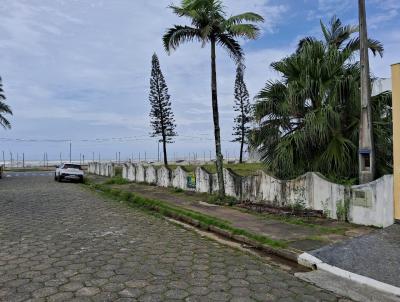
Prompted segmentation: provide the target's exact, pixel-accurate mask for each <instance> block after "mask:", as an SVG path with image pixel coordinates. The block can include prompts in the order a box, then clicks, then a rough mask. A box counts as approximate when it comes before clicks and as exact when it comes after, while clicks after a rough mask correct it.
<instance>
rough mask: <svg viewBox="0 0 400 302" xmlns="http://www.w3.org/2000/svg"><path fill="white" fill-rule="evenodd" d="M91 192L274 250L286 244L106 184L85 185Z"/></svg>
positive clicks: (216, 219)
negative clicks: (193, 222)
mask: <svg viewBox="0 0 400 302" xmlns="http://www.w3.org/2000/svg"><path fill="white" fill-rule="evenodd" d="M86 185H88V186H89V188H91V189H92V190H95V191H97V192H101V193H102V194H103V195H105V196H106V197H108V198H111V199H113V200H116V201H123V202H125V203H126V204H127V205H129V206H130V207H134V208H138V209H143V210H145V211H146V212H148V211H151V212H156V213H158V214H160V215H162V216H167V217H172V218H178V219H179V218H189V219H191V220H194V221H195V222H197V223H198V224H199V225H200V226H201V227H203V228H207V229H208V228H209V227H210V226H214V227H218V228H220V229H223V230H225V231H228V232H230V233H231V234H233V235H241V236H245V237H247V238H250V239H252V240H255V241H257V242H259V243H261V244H265V245H268V246H271V247H274V248H286V247H287V243H286V242H285V241H282V240H274V239H271V238H268V237H266V236H263V235H257V234H254V233H251V232H248V231H246V230H243V229H238V228H235V227H233V226H231V225H230V222H228V221H225V220H222V219H218V218H215V217H212V216H208V215H205V214H201V213H198V212H195V211H191V210H187V209H182V208H179V207H175V206H171V205H170V204H168V203H167V202H163V201H160V200H156V199H149V198H145V197H143V196H140V195H138V194H134V193H131V192H128V191H123V190H119V189H111V188H110V187H108V186H107V185H106V184H93V183H87V184H86Z"/></svg>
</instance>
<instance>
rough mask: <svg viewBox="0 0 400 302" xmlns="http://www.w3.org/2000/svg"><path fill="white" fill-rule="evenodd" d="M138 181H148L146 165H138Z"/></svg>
mask: <svg viewBox="0 0 400 302" xmlns="http://www.w3.org/2000/svg"><path fill="white" fill-rule="evenodd" d="M136 181H137V182H145V181H146V167H145V166H143V165H142V164H138V165H137V166H136Z"/></svg>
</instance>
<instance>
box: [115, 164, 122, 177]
mask: <svg viewBox="0 0 400 302" xmlns="http://www.w3.org/2000/svg"><path fill="white" fill-rule="evenodd" d="M115 176H117V177H118V176H119V177H122V167H119V166H116V167H115Z"/></svg>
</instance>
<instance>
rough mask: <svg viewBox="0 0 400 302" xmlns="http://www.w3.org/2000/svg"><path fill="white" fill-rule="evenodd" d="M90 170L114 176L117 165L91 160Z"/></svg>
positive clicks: (90, 171)
mask: <svg viewBox="0 0 400 302" xmlns="http://www.w3.org/2000/svg"><path fill="white" fill-rule="evenodd" d="M88 172H89V173H91V174H96V175H101V176H106V177H114V176H115V166H114V164H113V163H96V162H91V163H89V165H88Z"/></svg>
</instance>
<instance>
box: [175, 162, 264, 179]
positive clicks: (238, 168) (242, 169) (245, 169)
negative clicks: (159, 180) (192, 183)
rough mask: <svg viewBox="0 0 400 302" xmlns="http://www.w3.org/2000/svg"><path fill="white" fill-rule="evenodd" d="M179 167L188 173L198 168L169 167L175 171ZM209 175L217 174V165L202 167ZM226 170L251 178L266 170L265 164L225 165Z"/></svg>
mask: <svg viewBox="0 0 400 302" xmlns="http://www.w3.org/2000/svg"><path fill="white" fill-rule="evenodd" d="M178 166H181V167H182V168H183V169H184V170H186V171H188V172H194V171H195V170H196V168H197V167H198V166H196V165H169V168H170V169H172V170H174V169H176V168H177V167H178ZM201 167H203V168H204V169H206V170H207V171H208V172H209V173H217V168H216V166H215V164H207V165H201ZM224 168H230V169H232V171H233V172H235V173H237V174H239V175H241V176H249V175H254V174H256V172H257V171H259V170H265V167H264V164H262V163H242V164H224Z"/></svg>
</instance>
